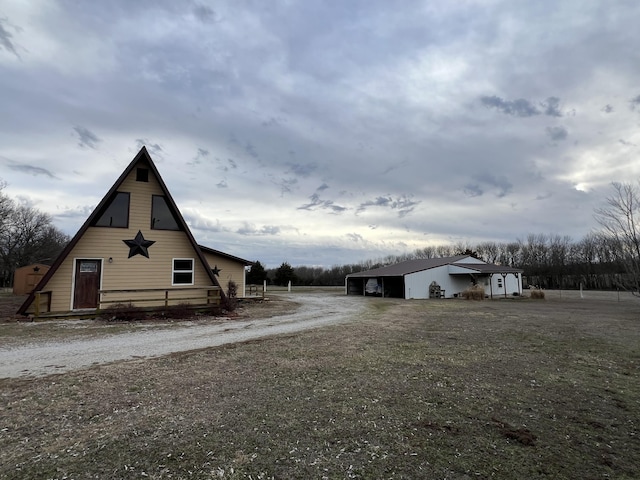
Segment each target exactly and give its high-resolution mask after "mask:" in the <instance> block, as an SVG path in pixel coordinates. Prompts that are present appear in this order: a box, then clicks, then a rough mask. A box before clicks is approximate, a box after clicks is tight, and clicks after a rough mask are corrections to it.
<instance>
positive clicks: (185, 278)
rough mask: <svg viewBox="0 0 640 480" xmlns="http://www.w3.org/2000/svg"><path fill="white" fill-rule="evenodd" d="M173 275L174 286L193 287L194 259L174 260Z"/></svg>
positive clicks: (172, 282)
mask: <svg viewBox="0 0 640 480" xmlns="http://www.w3.org/2000/svg"><path fill="white" fill-rule="evenodd" d="M172 275H173V278H172V280H171V284H172V285H193V258H174V259H173V271H172Z"/></svg>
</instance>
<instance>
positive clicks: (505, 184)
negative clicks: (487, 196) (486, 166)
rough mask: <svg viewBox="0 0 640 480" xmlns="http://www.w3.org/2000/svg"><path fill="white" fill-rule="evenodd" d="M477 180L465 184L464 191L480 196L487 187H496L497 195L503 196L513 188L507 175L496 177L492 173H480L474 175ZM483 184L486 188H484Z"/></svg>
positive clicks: (467, 193) (470, 194) (473, 195)
mask: <svg viewBox="0 0 640 480" xmlns="http://www.w3.org/2000/svg"><path fill="white" fill-rule="evenodd" d="M473 179H474V180H475V181H474V182H472V183H468V184H467V185H465V186H464V193H465V195H467V196H468V197H480V196H482V195H484V193H485V190H486V187H494V188H495V189H496V196H497V197H498V198H502V197H505V196H507V194H509V193H510V192H511V190H512V189H513V184H512V183H511V182H509V180H507V179H506V178H505V177H496V176H494V175H492V174H490V173H480V174H477V175H474V176H473ZM483 185H484V186H485V188H483Z"/></svg>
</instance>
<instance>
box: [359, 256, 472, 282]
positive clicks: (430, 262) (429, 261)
mask: <svg viewBox="0 0 640 480" xmlns="http://www.w3.org/2000/svg"><path fill="white" fill-rule="evenodd" d="M465 258H469V255H457V256H455V257H441V258H420V259H416V260H407V261H405V262H400V263H395V264H393V265H387V266H386V267H380V268H374V269H373V270H367V271H365V272H357V273H350V274H349V275H347V277H401V276H403V275H409V274H410V273H415V272H421V271H423V270H429V269H431V268H436V267H442V266H443V265H449V264H451V263H454V262H457V261H460V260H462V259H465Z"/></svg>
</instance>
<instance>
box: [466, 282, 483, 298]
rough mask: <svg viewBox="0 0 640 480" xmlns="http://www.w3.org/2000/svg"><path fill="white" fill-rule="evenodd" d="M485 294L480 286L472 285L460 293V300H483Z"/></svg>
mask: <svg viewBox="0 0 640 480" xmlns="http://www.w3.org/2000/svg"><path fill="white" fill-rule="evenodd" d="M484 297H485V293H484V287H483V286H482V285H478V284H476V285H472V286H470V287H469V288H467V289H466V290H465V291H463V292H462V298H464V299H465V300H484Z"/></svg>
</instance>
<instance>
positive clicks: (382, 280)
mask: <svg viewBox="0 0 640 480" xmlns="http://www.w3.org/2000/svg"><path fill="white" fill-rule="evenodd" d="M382 298H384V277H382Z"/></svg>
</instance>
